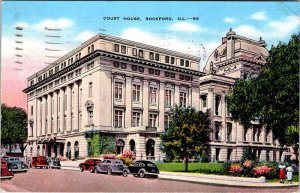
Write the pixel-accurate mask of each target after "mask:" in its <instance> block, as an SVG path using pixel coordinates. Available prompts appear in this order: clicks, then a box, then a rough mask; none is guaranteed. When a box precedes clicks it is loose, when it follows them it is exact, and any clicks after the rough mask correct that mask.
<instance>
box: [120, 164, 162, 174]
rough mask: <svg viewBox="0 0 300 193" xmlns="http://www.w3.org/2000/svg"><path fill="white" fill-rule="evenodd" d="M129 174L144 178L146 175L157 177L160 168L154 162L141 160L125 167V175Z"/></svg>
mask: <svg viewBox="0 0 300 193" xmlns="http://www.w3.org/2000/svg"><path fill="white" fill-rule="evenodd" d="M128 174H133V175H134V176H139V177H141V178H144V177H145V176H146V175H151V176H154V177H157V176H158V174H159V170H158V168H157V167H156V165H155V164H154V163H153V162H151V161H146V160H139V161H136V162H134V164H132V165H130V166H128V167H126V168H125V169H124V171H123V176H124V177H126V176H128Z"/></svg>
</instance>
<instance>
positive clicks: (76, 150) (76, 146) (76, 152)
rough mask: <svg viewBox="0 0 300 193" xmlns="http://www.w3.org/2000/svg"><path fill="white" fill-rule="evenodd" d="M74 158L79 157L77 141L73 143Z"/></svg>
mask: <svg viewBox="0 0 300 193" xmlns="http://www.w3.org/2000/svg"><path fill="white" fill-rule="evenodd" d="M74 157H75V159H77V158H78V157H79V143H78V141H75V144H74Z"/></svg>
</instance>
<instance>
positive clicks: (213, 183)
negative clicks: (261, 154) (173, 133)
mask: <svg viewBox="0 0 300 193" xmlns="http://www.w3.org/2000/svg"><path fill="white" fill-rule="evenodd" d="M61 169H62V170H72V171H78V172H80V170H79V168H78V167H67V166H62V167H61ZM157 179H158V180H168V181H177V182H188V183H193V184H206V185H214V186H228V187H237V188H238V187H244V188H261V189H267V188H294V187H298V186H299V184H289V185H286V186H283V185H277V184H274V185H271V184H269V183H260V184H257V185H256V186H255V185H252V186H251V185H241V184H227V183H216V182H203V181H194V180H187V179H174V178H168V177H162V176H159V177H158V178H157ZM266 184H268V186H266Z"/></svg>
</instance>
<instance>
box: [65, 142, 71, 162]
mask: <svg viewBox="0 0 300 193" xmlns="http://www.w3.org/2000/svg"><path fill="white" fill-rule="evenodd" d="M66 156H67V157H68V158H69V159H71V142H70V141H69V142H68V143H67V152H66Z"/></svg>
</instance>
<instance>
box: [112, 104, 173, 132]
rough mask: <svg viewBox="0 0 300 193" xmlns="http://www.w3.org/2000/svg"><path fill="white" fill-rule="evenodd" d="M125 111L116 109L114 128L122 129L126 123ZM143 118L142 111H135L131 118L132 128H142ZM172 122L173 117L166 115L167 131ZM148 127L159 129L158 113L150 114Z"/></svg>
mask: <svg viewBox="0 0 300 193" xmlns="http://www.w3.org/2000/svg"><path fill="white" fill-rule="evenodd" d="M124 115H125V111H124V110H123V109H116V110H115V111H114V127H115V128H122V127H124V123H125V120H124V119H125V117H124ZM142 117H143V113H142V112H141V111H133V112H132V116H131V127H140V126H142ZM170 121H171V115H170V114H165V115H164V125H165V129H166V128H168V127H169V125H170ZM147 126H148V127H158V113H154V112H149V117H148V125H147Z"/></svg>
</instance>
